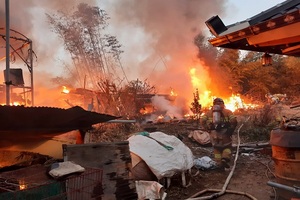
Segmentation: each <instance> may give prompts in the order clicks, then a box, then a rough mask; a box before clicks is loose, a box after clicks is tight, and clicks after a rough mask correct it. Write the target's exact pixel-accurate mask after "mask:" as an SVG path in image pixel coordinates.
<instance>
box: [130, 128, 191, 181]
mask: <svg viewBox="0 0 300 200" xmlns="http://www.w3.org/2000/svg"><path fill="white" fill-rule="evenodd" d="M149 136H150V137H152V138H154V139H151V138H149V137H147V136H143V135H139V134H136V135H133V136H131V137H130V138H128V141H129V149H130V151H131V152H132V153H134V154H136V155H138V156H139V157H141V158H142V159H143V160H144V161H145V162H146V164H147V165H148V166H149V168H150V169H151V171H152V172H153V173H154V174H155V176H156V177H157V178H158V179H161V178H163V177H172V176H173V175H174V174H175V173H177V172H183V171H186V170H189V169H191V168H192V167H193V161H194V156H193V153H192V151H191V150H190V149H189V148H188V147H187V146H186V145H185V144H184V143H183V142H182V141H181V140H179V139H178V138H177V137H175V136H173V135H167V134H165V133H163V132H159V131H157V132H152V133H149ZM155 140H157V141H159V142H157V141H155ZM160 143H161V144H160ZM162 144H164V145H162ZM165 146H169V147H172V150H168V149H167V148H165Z"/></svg>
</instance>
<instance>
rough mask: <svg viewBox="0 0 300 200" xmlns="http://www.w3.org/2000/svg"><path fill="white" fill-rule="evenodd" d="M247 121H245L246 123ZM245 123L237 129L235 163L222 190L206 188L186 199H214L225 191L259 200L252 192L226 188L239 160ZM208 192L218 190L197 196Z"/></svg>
mask: <svg viewBox="0 0 300 200" xmlns="http://www.w3.org/2000/svg"><path fill="white" fill-rule="evenodd" d="M249 119H250V116H249V117H248V118H247V119H246V120H245V122H247V121H248V120H249ZM245 122H244V123H245ZM244 123H242V124H241V125H240V127H239V128H238V130H237V136H238V144H237V150H236V154H235V159H234V164H233V167H232V169H231V171H230V173H229V175H228V177H227V179H226V181H225V183H224V185H223V187H222V189H221V190H220V189H205V190H203V191H200V192H198V193H196V194H194V195H192V196H191V197H190V198H188V199H186V200H206V199H214V198H217V197H220V196H222V195H223V194H225V193H231V194H239V195H243V196H247V197H249V198H250V199H252V200H257V199H256V198H255V197H254V196H252V195H250V194H248V193H246V192H239V191H234V190H226V188H227V186H228V184H229V182H230V179H231V177H232V175H233V172H234V170H235V167H236V162H237V159H238V155H239V147H240V143H241V141H240V135H239V133H240V129H241V128H242V127H243V126H244ZM206 192H216V193H214V194H212V195H209V196H204V197H197V196H199V195H201V194H204V193H206Z"/></svg>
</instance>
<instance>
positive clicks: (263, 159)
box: [154, 124, 276, 200]
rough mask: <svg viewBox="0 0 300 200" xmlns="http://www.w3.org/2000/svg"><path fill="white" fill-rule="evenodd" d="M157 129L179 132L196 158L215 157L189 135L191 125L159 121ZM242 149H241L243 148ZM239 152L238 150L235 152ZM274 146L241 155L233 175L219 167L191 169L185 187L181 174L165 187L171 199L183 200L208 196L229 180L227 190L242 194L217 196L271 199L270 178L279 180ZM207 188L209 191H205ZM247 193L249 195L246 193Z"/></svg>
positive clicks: (235, 198) (178, 135)
mask: <svg viewBox="0 0 300 200" xmlns="http://www.w3.org/2000/svg"><path fill="white" fill-rule="evenodd" d="M154 127H155V128H157V130H159V131H162V132H164V133H166V134H173V135H176V136H177V137H178V138H180V139H181V140H182V142H183V143H185V144H186V145H187V146H188V147H189V148H190V149H191V151H192V152H193V155H194V156H195V158H201V157H203V156H209V157H210V158H213V154H212V147H210V146H209V145H208V146H203V145H200V144H199V143H198V142H196V141H194V140H192V139H191V138H189V137H188V134H189V128H188V127H186V126H185V125H180V124H176V125H174V124H172V125H169V124H160V125H155V126H154ZM233 141H234V145H235V144H236V145H237V135H234V139H233ZM239 150H242V149H241V148H240V149H239ZM234 152H236V150H235V151H234ZM271 154H272V153H271V147H270V146H267V147H266V148H263V149H261V150H259V151H255V152H252V153H251V152H247V153H242V152H241V151H240V153H239V154H238V157H237V160H236V167H235V169H234V171H233V173H232V176H231V178H228V176H229V174H230V171H220V170H217V169H208V170H198V169H197V168H195V167H193V168H192V173H191V176H188V177H189V179H188V181H190V183H191V184H190V185H189V186H188V187H183V186H182V181H181V175H175V176H174V177H173V178H172V179H171V184H170V187H169V188H167V189H166V191H165V192H166V193H167V199H168V200H175V199H176V200H184V199H188V198H192V197H194V198H195V197H205V196H209V195H212V194H214V193H217V192H209V190H211V189H217V190H221V189H222V188H223V187H224V184H225V182H226V180H227V179H229V180H230V181H229V184H228V186H227V187H226V190H233V191H236V192H239V193H243V194H245V195H241V194H231V193H228V192H226V193H224V194H223V195H221V196H220V197H218V198H214V199H220V200H223V199H224V200H243V199H251V198H249V197H248V196H250V197H253V198H252V199H255V198H256V199H258V200H272V199H274V197H275V194H276V193H275V192H274V190H273V188H272V187H270V186H268V185H267V182H268V181H276V180H275V176H274V175H273V174H274V169H273V167H274V163H273V160H272V155H271ZM235 155H236V154H234V155H233V159H232V160H233V161H232V164H234V160H235V158H236V157H235ZM206 190H208V191H207V192H205V191H206ZM199 192H204V193H203V194H202V195H197V193H199ZM247 195H248V196H247Z"/></svg>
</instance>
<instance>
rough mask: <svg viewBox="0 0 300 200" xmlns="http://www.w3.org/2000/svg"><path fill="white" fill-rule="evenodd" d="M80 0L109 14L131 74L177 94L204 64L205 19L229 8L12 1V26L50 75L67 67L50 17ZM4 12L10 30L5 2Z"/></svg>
mask: <svg viewBox="0 0 300 200" xmlns="http://www.w3.org/2000/svg"><path fill="white" fill-rule="evenodd" d="M80 2H84V3H87V4H90V5H96V6H99V7H100V8H101V9H103V10H105V11H106V12H107V14H108V16H109V17H110V20H109V21H108V23H109V26H108V31H109V34H111V35H115V36H116V37H117V38H118V40H119V42H120V44H121V45H122V48H123V50H124V53H123V55H122V57H121V58H122V59H121V62H122V66H123V67H124V70H125V71H126V73H127V76H129V77H131V78H133V79H135V78H140V79H150V80H152V81H153V82H155V83H157V85H158V86H165V88H170V87H173V88H175V89H177V88H178V90H182V88H185V87H189V85H187V83H188V82H189V80H188V79H189V78H190V77H189V75H188V72H187V69H188V68H189V67H191V65H193V63H199V60H197V58H196V55H197V53H198V52H197V49H196V48H195V45H194V41H193V40H194V37H195V36H196V35H197V34H199V33H201V34H204V33H205V32H208V29H207V27H206V26H205V21H206V20H208V19H209V18H210V17H212V16H214V15H222V14H223V16H224V15H225V8H226V1H225V0H207V1H204V0H98V1H96V0H95V1H82V0H81V1H80V0H51V1H48V0H44V1H42V0H22V1H20V0H10V1H9V6H10V28H11V29H14V30H17V31H19V32H21V33H22V34H24V35H26V37H28V38H30V39H31V40H32V41H33V47H34V51H35V53H36V55H37V57H38V60H39V63H38V64H36V67H37V68H38V69H39V70H43V69H45V70H46V71H47V75H49V72H51V70H53V71H57V70H60V69H61V68H62V66H63V64H61V63H59V62H58V60H60V62H64V60H63V58H61V57H60V58H59V59H58V56H61V53H59V52H60V51H61V48H60V46H62V41H61V40H59V39H58V37H57V36H56V35H55V34H54V33H53V32H51V30H50V28H49V26H50V25H49V24H48V22H47V20H46V17H45V13H48V14H51V13H55V12H57V11H60V10H62V11H64V12H67V11H68V10H72V9H75V8H76V6H77V5H78V4H79V3H80ZM0 13H1V16H2V17H1V18H0V27H5V2H4V1H2V5H1V6H0ZM200 62H201V61H200ZM200 70H203V69H200ZM50 74H51V73H50Z"/></svg>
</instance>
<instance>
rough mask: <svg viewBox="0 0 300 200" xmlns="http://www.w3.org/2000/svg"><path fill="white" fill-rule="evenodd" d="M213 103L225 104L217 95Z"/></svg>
mask: <svg viewBox="0 0 300 200" xmlns="http://www.w3.org/2000/svg"><path fill="white" fill-rule="evenodd" d="M213 105H224V101H223V99H221V98H219V97H217V98H215V99H214V102H213Z"/></svg>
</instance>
